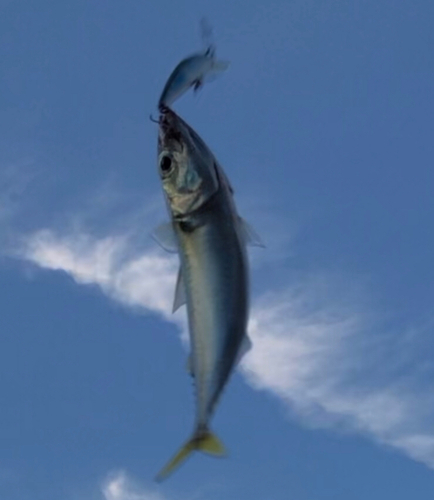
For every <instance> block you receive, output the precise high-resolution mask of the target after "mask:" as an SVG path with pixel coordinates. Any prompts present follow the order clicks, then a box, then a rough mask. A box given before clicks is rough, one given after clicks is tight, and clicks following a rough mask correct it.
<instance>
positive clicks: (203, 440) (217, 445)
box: [155, 430, 226, 481]
mask: <svg viewBox="0 0 434 500" xmlns="http://www.w3.org/2000/svg"><path fill="white" fill-rule="evenodd" d="M193 451H202V452H203V453H208V454H209V455H213V456H216V457H222V456H224V455H226V450H225V447H224V446H223V444H222V443H221V442H220V440H219V439H218V438H217V436H215V435H214V434H213V433H212V432H210V431H208V430H207V431H205V432H203V431H201V432H200V433H198V432H196V433H195V434H194V435H193V437H192V438H191V439H190V441H187V443H185V444H184V446H183V447H182V448H181V449H180V450H179V451H178V453H177V454H176V455H175V456H174V457H173V458H172V459H171V460H170V461H169V462H168V463H167V464H166V465H165V467H164V468H163V469H162V470H161V471H160V472H159V473H158V474H157V476H156V478H155V480H156V481H163V479H166V477H167V476H169V475H170V474H171V473H172V472H173V471H174V470H175V469H176V468H177V467H179V466H180V465H181V464H182V462H184V461H185V460H186V459H187V458H188V457H189V455H190V453H191V452H193Z"/></svg>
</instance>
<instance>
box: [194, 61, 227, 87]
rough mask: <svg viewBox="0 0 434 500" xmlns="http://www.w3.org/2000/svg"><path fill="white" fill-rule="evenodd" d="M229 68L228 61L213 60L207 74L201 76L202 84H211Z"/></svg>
mask: <svg viewBox="0 0 434 500" xmlns="http://www.w3.org/2000/svg"><path fill="white" fill-rule="evenodd" d="M228 67H229V61H220V60H215V61H214V62H213V64H212V66H211V68H210V69H209V70H208V72H207V73H206V74H205V75H203V77H202V80H201V81H202V83H210V82H213V81H214V80H215V79H216V78H218V77H219V76H220V75H221V74H222V73H223V72H224V71H226V70H227V69H228Z"/></svg>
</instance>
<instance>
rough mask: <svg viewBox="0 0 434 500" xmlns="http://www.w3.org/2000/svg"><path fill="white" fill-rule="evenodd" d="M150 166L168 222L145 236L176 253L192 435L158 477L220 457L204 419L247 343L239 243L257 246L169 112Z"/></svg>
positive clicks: (217, 169)
mask: <svg viewBox="0 0 434 500" xmlns="http://www.w3.org/2000/svg"><path fill="white" fill-rule="evenodd" d="M158 170H159V174H160V178H161V181H162V186H163V191H164V194H165V199H166V202H167V206H168V209H169V213H170V218H171V220H170V222H169V223H164V224H162V225H160V226H158V228H156V230H155V231H154V233H153V237H154V239H155V240H156V241H157V242H158V243H159V244H160V245H161V246H162V247H163V248H164V249H165V250H167V251H172V252H177V253H178V254H179V259H180V269H179V273H178V278H177V283H176V289H175V299H174V306H173V309H174V310H176V309H178V308H179V307H181V306H182V305H184V304H186V306H187V316H188V325H189V335H190V346H191V354H190V357H189V360H188V363H187V364H188V369H189V371H190V373H191V375H192V377H193V379H194V384H195V391H196V418H195V425H194V430H193V433H192V435H191V437H190V439H189V440H188V441H187V442H186V443H185V444H184V445H183V446H182V447H181V448H180V450H179V451H178V452H177V453H176V454H175V455H174V456H173V458H172V459H171V460H170V461H169V462H168V463H167V465H166V466H165V467H164V468H163V469H162V470H161V471H160V472H159V473H158V475H157V477H156V480H157V481H161V480H163V479H165V478H166V477H167V476H168V475H169V474H171V473H172V472H173V471H174V470H175V469H176V468H177V467H178V466H179V465H181V463H183V462H184V461H185V460H186V458H187V457H188V456H190V454H191V453H192V452H193V451H202V452H204V453H207V454H210V455H214V456H224V455H225V454H226V451H225V448H224V445H223V444H222V442H221V441H220V440H219V439H218V438H217V436H216V435H215V434H214V433H213V432H212V431H211V429H210V420H211V418H212V416H213V414H214V412H215V409H216V406H217V403H218V402H219V399H220V396H221V394H222V391H223V389H224V388H225V386H226V384H227V382H228V380H229V378H230V375H231V373H232V372H233V370H234V368H235V366H236V365H237V363H238V361H239V360H240V359H241V357H242V355H243V354H244V353H245V352H247V351H248V350H249V349H250V347H251V341H250V339H249V337H248V336H247V322H248V316H249V265H248V257H247V250H246V245H248V244H249V245H253V246H264V245H263V243H262V240H261V239H260V237H259V236H258V235H257V233H256V232H255V230H254V229H253V228H252V227H251V226H250V225H249V224H248V223H247V222H246V221H245V220H244V219H242V218H241V217H240V216H239V215H238V212H237V209H236V206H235V202H234V196H233V195H234V191H233V188H232V186H231V184H230V182H229V180H228V178H227V177H226V174H225V173H224V171H223V168H222V167H221V165H220V164H219V163H218V161H217V160H216V158H215V157H214V155H213V153H212V152H211V150H210V149H209V148H208V146H207V145H206V144H205V142H204V141H203V140H202V139H201V137H200V136H199V135H198V134H197V133H196V132H195V131H194V130H193V128H192V127H190V126H189V125H188V124H187V123H186V122H185V121H184V120H183V119H182V118H181V117H180V116H178V115H177V114H176V113H175V112H174V111H173V110H171V109H165V111H164V112H163V113H161V114H160V119H159V138H158Z"/></svg>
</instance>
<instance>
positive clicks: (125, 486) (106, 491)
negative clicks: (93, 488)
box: [102, 471, 165, 500]
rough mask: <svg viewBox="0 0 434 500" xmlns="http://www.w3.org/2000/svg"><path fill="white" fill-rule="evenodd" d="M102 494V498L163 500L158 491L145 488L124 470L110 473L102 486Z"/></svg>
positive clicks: (110, 499)
mask: <svg viewBox="0 0 434 500" xmlns="http://www.w3.org/2000/svg"><path fill="white" fill-rule="evenodd" d="M102 494H103V497H104V500H165V497H163V496H161V495H160V494H159V493H157V492H152V491H147V490H145V488H143V487H142V486H140V485H139V484H138V483H136V482H135V481H133V480H132V479H131V478H130V477H129V476H128V475H127V474H126V472H125V471H117V472H115V473H112V474H110V475H109V477H108V478H107V479H106V481H105V482H104V484H103V486H102Z"/></svg>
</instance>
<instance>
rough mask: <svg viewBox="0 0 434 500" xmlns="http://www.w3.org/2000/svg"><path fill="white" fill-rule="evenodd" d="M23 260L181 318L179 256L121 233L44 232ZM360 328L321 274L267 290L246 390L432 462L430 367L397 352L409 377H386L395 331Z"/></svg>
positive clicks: (310, 421) (309, 419) (253, 329)
mask: <svg viewBox="0 0 434 500" xmlns="http://www.w3.org/2000/svg"><path fill="white" fill-rule="evenodd" d="M21 256H22V257H24V258H25V259H27V260H29V261H32V262H34V263H35V264H37V265H38V266H40V267H42V268H46V269H51V270H60V271H64V272H67V273H68V274H69V275H70V276H72V277H73V279H74V280H75V281H76V282H77V283H80V284H93V285H98V286H99V287H100V288H101V290H102V291H103V292H104V293H106V294H107V295H109V296H110V297H111V298H113V299H115V300H118V301H120V302H122V303H123V304H126V305H128V306H133V307H136V308H141V309H143V310H145V311H152V312H156V313H158V314H160V315H161V316H162V317H164V318H165V319H166V320H169V321H172V322H176V323H177V324H181V323H180V320H179V317H177V316H175V317H174V316H172V315H171V314H170V311H171V305H172V300H173V293H174V284H175V274H176V271H177V266H178V263H177V258H176V257H173V256H169V255H167V254H163V253H161V252H159V251H157V250H155V251H149V250H147V251H135V249H134V245H131V244H130V241H129V240H128V239H127V238H126V237H121V236H117V237H106V238H101V239H96V238H92V237H90V236H88V235H83V234H71V235H68V236H66V237H61V236H58V235H56V234H54V233H53V232H51V231H40V232H37V233H35V234H33V235H32V236H31V237H30V238H29V239H28V240H27V241H26V243H25V245H24V248H23V250H22V253H21ZM174 318H175V319H174ZM369 328H372V324H369ZM367 329H368V324H367V323H366V322H365V315H364V314H363V310H361V311H359V310H357V307H355V304H354V303H353V305H351V303H349V301H348V300H347V301H344V300H343V299H342V297H337V296H336V294H335V293H334V292H333V290H332V289H331V287H330V286H329V284H328V283H327V280H324V279H321V280H316V281H310V282H307V283H304V284H297V286H294V285H293V286H290V287H288V288H287V289H285V290H281V291H278V292H273V293H268V294H265V295H264V296H263V297H261V298H259V300H257V301H256V303H255V304H254V307H253V310H252V315H251V321H250V328H249V332H250V335H251V337H252V340H253V344H254V348H253V349H252V351H250V353H248V355H247V356H246V357H245V358H244V360H243V363H242V367H241V369H242V373H243V374H244V376H245V378H246V380H247V381H248V382H249V383H250V384H251V385H252V386H253V387H255V388H257V389H260V390H267V391H269V392H271V393H273V394H275V395H276V396H277V397H279V398H280V399H281V400H283V401H284V402H285V403H286V404H287V405H288V408H289V409H290V410H291V412H292V414H293V415H295V416H297V418H299V419H300V420H301V421H302V422H303V423H304V424H305V425H310V426H317V427H329V428H335V429H343V430H345V431H349V430H350V431H355V432H361V433H364V434H367V435H369V436H370V437H372V438H373V439H374V440H375V441H377V442H380V443H383V444H386V445H389V446H392V447H394V448H396V449H399V450H401V451H403V452H404V453H406V454H407V455H408V456H410V457H412V458H413V459H415V460H418V461H420V462H423V463H425V464H426V465H428V466H430V467H432V468H434V418H433V417H432V414H433V413H434V412H433V410H434V401H433V397H432V396H431V394H432V393H433V389H434V386H433V383H432V382H431V380H432V377H428V376H427V374H428V375H429V369H428V370H425V371H426V373H425V378H424V379H423V380H419V378H418V377H420V376H421V375H420V374H418V372H417V367H416V364H417V360H416V359H415V358H411V357H410V358H408V359H406V358H405V357H403V358H402V359H401V360H399V362H401V363H404V362H405V363H407V369H406V376H405V377H404V376H400V377H397V376H392V375H393V373H392V372H393V371H396V365H397V364H398V365H399V362H397V361H396V359H391V358H392V357H393V356H391V354H390V353H393V352H394V351H396V344H397V342H398V341H397V338H398V337H399V336H397V335H386V334H378V335H376V336H375V338H373V336H371V335H368V334H367V333H368V332H367ZM414 338H415V333H414V332H411V335H407V336H405V335H403V336H402V339H403V340H400V342H402V345H400V348H401V347H402V349H400V351H402V352H406V351H408V352H411V350H410V349H408V347H409V345H410V344H406V342H410V341H411V342H412V344H414ZM413 355H414V353H413V354H411V353H410V354H409V356H413ZM408 366H413V367H414V369H413V371H411V369H409V368H408ZM388 367H390V369H389V368H388ZM389 371H390V374H389V376H388V372H389ZM391 374H392V375H391ZM419 382H420V383H419ZM119 477H121V476H119ZM117 484H122V481H121V482H120V483H116V482H114V483H113V486H112V490H110V491H112V493H110V494H111V495H112V496H111V497H107V498H108V499H109V500H117V498H128V499H134V500H138V499H139V498H142V497H134V496H131V495H133V493H131V494H130V497H128V496H124V497H116V496H113V495H115V493H116V487H117V486H116V485H117ZM107 492H109V490H107ZM113 492H114V493H113ZM108 494H109V493H107V495H108ZM143 498H145V497H143ZM146 498H147V497H146Z"/></svg>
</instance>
